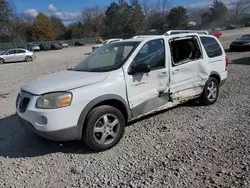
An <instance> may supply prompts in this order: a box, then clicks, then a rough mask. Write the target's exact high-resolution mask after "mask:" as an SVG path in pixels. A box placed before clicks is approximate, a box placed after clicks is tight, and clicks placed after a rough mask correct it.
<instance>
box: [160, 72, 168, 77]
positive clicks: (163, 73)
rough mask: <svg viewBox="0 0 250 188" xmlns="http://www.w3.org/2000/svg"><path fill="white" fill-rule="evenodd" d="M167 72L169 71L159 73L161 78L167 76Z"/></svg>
mask: <svg viewBox="0 0 250 188" xmlns="http://www.w3.org/2000/svg"><path fill="white" fill-rule="evenodd" d="M167 74H168V73H167V72H166V71H164V72H160V73H159V74H158V77H159V78H161V77H164V76H167Z"/></svg>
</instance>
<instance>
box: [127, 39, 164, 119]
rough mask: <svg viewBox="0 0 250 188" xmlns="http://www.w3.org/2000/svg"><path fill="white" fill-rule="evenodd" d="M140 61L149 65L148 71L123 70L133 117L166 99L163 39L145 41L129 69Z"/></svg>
mask: <svg viewBox="0 0 250 188" xmlns="http://www.w3.org/2000/svg"><path fill="white" fill-rule="evenodd" d="M140 63H145V64H147V65H149V66H150V72H149V73H135V74H133V75H129V74H128V72H125V79H126V85H127V97H128V101H129V105H130V109H131V111H132V115H133V117H138V116H140V115H143V114H145V113H147V112H150V111H152V110H154V109H155V108H157V107H160V106H163V105H164V104H166V103H167V101H168V94H167V92H168V88H169V87H168V85H169V74H168V67H167V65H166V51H165V41H164V39H156V40H151V41H149V42H147V43H146V44H145V45H144V46H143V47H142V48H141V49H140V51H139V52H138V54H137V55H136V56H135V58H134V59H133V60H132V62H131V64H130V66H129V69H131V68H133V67H134V66H135V65H136V64H140Z"/></svg>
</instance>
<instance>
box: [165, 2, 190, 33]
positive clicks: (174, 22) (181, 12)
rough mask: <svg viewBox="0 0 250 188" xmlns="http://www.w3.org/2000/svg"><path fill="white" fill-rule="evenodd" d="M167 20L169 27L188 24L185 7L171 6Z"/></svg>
mask: <svg viewBox="0 0 250 188" xmlns="http://www.w3.org/2000/svg"><path fill="white" fill-rule="evenodd" d="M167 20H168V24H169V27H170V28H171V29H172V28H178V27H186V26H187V25H188V15H187V9H185V8H184V7H182V6H178V7H174V8H172V9H171V10H170V12H169V14H168V16H167Z"/></svg>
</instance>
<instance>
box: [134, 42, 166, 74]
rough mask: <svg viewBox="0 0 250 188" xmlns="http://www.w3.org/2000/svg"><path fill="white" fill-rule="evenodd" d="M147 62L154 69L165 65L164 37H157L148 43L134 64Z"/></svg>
mask: <svg viewBox="0 0 250 188" xmlns="http://www.w3.org/2000/svg"><path fill="white" fill-rule="evenodd" d="M140 63H145V64H148V65H149V66H150V68H151V69H152V70H154V69H160V68H164V67H165V45H164V40H163V39H156V40H152V41H149V42H148V43H146V44H145V45H144V46H143V47H142V48H141V50H140V51H139V52H138V54H137V55H136V57H135V58H134V60H133V62H132V66H134V65H136V64H140Z"/></svg>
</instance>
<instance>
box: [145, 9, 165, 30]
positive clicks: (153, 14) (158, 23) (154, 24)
mask: <svg viewBox="0 0 250 188" xmlns="http://www.w3.org/2000/svg"><path fill="white" fill-rule="evenodd" d="M147 23H148V29H149V30H151V29H156V30H158V31H162V30H163V28H164V25H166V24H167V13H162V12H159V11H157V10H151V11H150V13H149V16H148V20H147Z"/></svg>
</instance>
